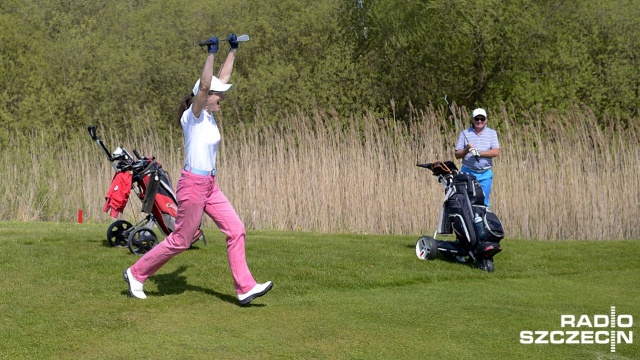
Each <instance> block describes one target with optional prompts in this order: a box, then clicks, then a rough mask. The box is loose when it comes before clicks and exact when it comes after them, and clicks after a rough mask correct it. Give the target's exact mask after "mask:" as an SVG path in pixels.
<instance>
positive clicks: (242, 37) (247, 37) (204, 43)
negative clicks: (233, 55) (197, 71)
mask: <svg viewBox="0 0 640 360" xmlns="http://www.w3.org/2000/svg"><path fill="white" fill-rule="evenodd" d="M226 40H227V39H226V38H225V39H224V41H226ZM236 40H237V41H238V42H244V41H249V35H247V34H244V35H240V36H238V38H237V39H236ZM211 44H213V42H211V40H207V41H203V42H201V43H200V44H198V45H200V46H207V45H211Z"/></svg>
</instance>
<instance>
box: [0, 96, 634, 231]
mask: <svg viewBox="0 0 640 360" xmlns="http://www.w3.org/2000/svg"><path fill="white" fill-rule="evenodd" d="M458 113H459V115H460V119H461V121H462V123H464V124H468V123H469V118H468V111H467V110H466V109H458ZM223 115H224V114H222V116H221V117H220V118H221V120H222V124H224V116H223ZM489 115H490V122H489V126H490V127H493V128H496V129H497V130H498V135H499V137H500V142H501V147H502V153H501V156H500V157H498V158H496V159H495V179H494V188H493V191H492V197H491V202H492V209H493V211H494V212H496V213H497V214H498V216H499V217H500V218H501V220H502V221H503V223H504V225H505V228H506V231H507V236H508V237H509V238H525V239H552V240H566V239H587V240H608V239H638V238H640V229H639V226H638V225H639V221H638V218H639V216H640V206H638V204H640V187H638V186H637V184H638V182H639V180H640V179H639V178H640V175H639V174H640V164H639V163H638V161H639V160H640V150H639V146H638V135H639V133H640V131H639V125H638V122H637V121H636V122H631V123H625V124H623V123H621V122H618V121H615V120H612V121H611V122H610V123H609V124H606V125H601V126H598V125H596V124H597V120H596V117H595V116H594V115H593V113H591V112H590V111H589V109H587V108H581V107H576V108H574V109H573V110H572V111H571V112H569V113H567V114H558V113H555V112H548V113H543V112H542V111H540V110H538V109H533V110H531V111H525V112H522V111H520V112H518V113H517V115H516V112H514V111H509V110H508V109H507V108H501V109H496V110H495V111H490V114H489ZM516 116H517V117H518V118H516ZM155 121H156V120H155V119H153V118H152V117H151V116H149V114H144V113H140V114H138V115H136V116H134V117H132V119H131V120H130V127H129V128H128V129H126V131H125V130H123V129H113V128H106V129H105V128H101V129H98V133H99V136H100V137H101V138H103V140H104V141H105V143H106V144H107V146H108V147H109V148H110V149H113V148H115V146H117V145H121V146H123V147H125V148H126V149H128V150H129V151H132V150H133V149H134V148H136V149H138V151H139V152H140V153H142V154H144V155H153V156H156V158H157V159H158V160H159V161H160V162H161V163H162V164H163V166H164V168H165V169H166V170H167V171H168V172H169V174H170V175H171V177H172V179H173V182H174V184H173V185H174V187H175V186H176V182H177V180H178V177H179V174H180V169H181V168H182V166H183V161H184V160H183V158H184V155H183V149H182V140H181V130H180V129H178V128H177V127H174V128H173V131H170V133H169V134H166V133H164V134H160V133H158V132H157V131H154V130H153V129H154V125H153V124H154V123H155ZM448 121H449V120H448V116H447V113H446V110H445V109H444V108H442V107H432V108H428V109H424V110H417V111H414V114H413V117H412V118H411V119H410V120H409V121H396V120H393V119H377V118H375V117H374V116H372V115H366V116H362V117H357V118H356V117H352V118H350V119H348V120H345V119H341V118H339V117H338V116H337V115H336V114H330V113H321V112H317V113H314V114H303V113H296V114H291V115H289V116H287V117H285V118H283V119H282V121H280V122H279V123H277V124H274V123H267V122H264V121H261V120H260V118H259V117H258V118H257V119H256V121H255V122H253V123H251V124H250V125H238V126H234V127H233V128H231V127H226V128H225V127H223V128H222V131H223V142H222V144H221V147H220V152H219V154H218V174H219V184H220V186H221V188H222V190H223V191H224V192H225V194H226V195H227V197H228V198H229V199H230V201H231V202H232V204H233V205H234V207H235V208H236V210H237V212H238V214H239V215H240V217H241V218H242V219H243V221H244V222H245V225H246V227H247V228H248V229H279V230H304V231H318V232H327V233H335V232H347V233H375V234H413V235H419V234H430V233H432V232H433V231H434V230H435V226H436V221H437V219H438V214H439V211H440V206H441V203H442V196H443V190H442V187H441V186H440V185H439V184H438V183H437V182H436V179H435V178H434V177H433V176H431V174H430V173H429V171H428V170H426V169H422V168H418V167H416V166H415V163H416V162H417V161H418V162H431V161H433V160H436V159H440V160H447V159H453V148H454V145H455V141H456V139H457V134H458V131H459V130H460V128H461V126H462V124H460V123H459V124H457V126H455V127H456V128H457V129H454V128H453V126H451V124H447V122H448ZM0 162H1V164H0V165H2V169H3V171H2V175H1V177H0V190H2V191H4V193H5V194H7V195H6V196H4V197H3V198H2V200H0V219H2V220H18V221H32V220H47V221H75V219H76V216H77V211H78V210H79V209H82V210H83V212H84V218H85V221H92V222H104V223H108V222H110V221H111V219H110V218H109V217H108V216H107V214H105V213H104V212H102V206H103V204H104V195H105V193H106V191H107V190H108V188H109V184H110V182H111V178H112V177H113V174H114V172H113V169H112V168H111V167H110V165H109V164H108V162H107V161H106V159H105V157H104V155H103V154H102V153H101V152H100V151H99V149H98V147H97V146H96V144H95V143H93V142H92V141H91V140H90V138H89V136H88V134H87V133H86V131H84V130H82V132H79V133H77V134H73V135H70V136H69V137H68V138H67V139H62V141H61V142H60V143H56V144H50V143H47V142H46V141H44V139H43V137H42V136H38V135H34V136H32V137H31V138H29V139H28V141H27V140H25V139H22V140H21V139H20V138H18V137H16V139H14V144H13V145H12V147H11V148H10V149H8V150H6V151H4V154H2V156H1V157H0ZM456 163H457V164H459V163H460V162H459V161H456ZM140 208H141V203H140V201H138V200H137V199H136V198H135V197H134V194H133V193H132V199H131V200H130V202H129V205H128V206H127V209H126V210H125V213H124V214H123V215H122V217H123V218H126V219H128V220H129V221H131V222H134V221H137V220H140V219H141V218H142V217H143V214H141V213H140ZM205 225H206V226H213V224H212V223H211V222H210V221H205Z"/></svg>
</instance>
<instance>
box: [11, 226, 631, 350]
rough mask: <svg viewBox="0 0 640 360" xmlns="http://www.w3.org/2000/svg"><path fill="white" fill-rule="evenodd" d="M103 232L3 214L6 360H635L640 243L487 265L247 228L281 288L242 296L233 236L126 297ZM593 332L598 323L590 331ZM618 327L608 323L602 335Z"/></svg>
mask: <svg viewBox="0 0 640 360" xmlns="http://www.w3.org/2000/svg"><path fill="white" fill-rule="evenodd" d="M106 228H107V225H90V224H89V225H87V224H83V225H78V224H69V223H40V222H38V223H13V222H11V223H6V222H5V223H0V268H1V269H2V277H0V314H1V315H0V316H1V319H2V321H1V322H0V358H3V359H5V358H6V359H50V358H55V359H124V358H137V359H148V358H157V359H428V358H432V359H434V358H435V359H637V358H638V354H639V353H640V346H639V343H640V340H639V339H638V335H639V334H638V333H639V331H638V325H637V324H638V322H640V287H639V284H640V281H638V274H639V270H640V261H639V260H640V256H639V254H640V241H606V242H586V241H585V242H583V241H566V242H546V241H522V240H504V241H503V247H504V249H505V250H504V252H503V253H501V254H499V255H498V256H497V257H496V263H495V265H496V270H495V272H494V273H491V274H488V273H486V272H483V271H479V270H476V269H473V268H472V267H470V266H466V265H462V264H457V263H452V262H447V261H444V260H442V259H441V258H438V259H436V260H434V261H420V260H418V259H417V258H416V256H415V252H414V248H413V247H414V244H415V241H416V240H417V237H415V236H370V235H327V234H317V233H297V232H267V231H265V232H262V231H258V232H250V233H249V234H248V240H247V258H248V262H249V266H250V268H251V269H252V272H253V274H254V276H255V277H256V279H257V280H258V281H266V280H273V281H274V284H275V285H274V288H273V290H272V291H271V292H270V293H269V294H268V295H267V296H265V297H263V298H259V299H257V300H255V301H254V302H253V305H252V306H249V307H240V306H238V305H237V300H236V297H235V293H234V289H233V284H232V280H231V275H230V271H229V269H228V265H227V259H226V252H225V245H224V239H223V237H222V235H221V234H220V233H219V232H218V231H217V230H207V231H206V235H207V237H208V242H209V245H208V246H204V245H202V244H200V245H197V246H196V247H195V248H194V249H191V250H188V251H187V252H185V253H183V254H181V255H180V256H178V257H176V258H174V259H173V260H171V261H170V262H169V263H168V264H167V265H166V266H165V267H164V268H162V269H161V270H160V271H159V272H158V273H157V274H155V275H154V276H152V277H151V278H150V279H149V280H148V281H147V283H146V284H145V290H146V292H147V295H149V297H148V299H147V300H144V301H140V300H135V299H131V298H128V297H127V294H126V283H125V282H124V281H123V280H122V275H121V273H122V270H123V269H125V268H126V267H128V266H130V265H131V264H132V263H133V262H134V261H135V260H136V259H137V257H136V256H135V255H132V254H130V253H129V251H128V250H127V249H123V248H110V247H108V245H107V243H106V241H105V240H104V235H105V232H106ZM611 306H616V307H617V311H618V313H619V314H631V315H633V316H634V321H635V322H634V326H633V328H631V329H630V330H631V331H633V332H634V334H633V335H634V339H633V340H634V343H633V344H619V345H618V347H617V351H616V352H615V353H611V352H610V348H609V346H608V345H602V344H594V345H566V344H563V345H523V344H520V343H519V334H520V331H523V330H534V331H535V330H549V331H551V330H562V329H561V328H560V315H561V314H574V315H577V316H579V315H582V314H587V315H590V316H593V315H596V314H604V315H607V314H609V312H610V307H611ZM583 330H589V329H583ZM604 330H609V329H604Z"/></svg>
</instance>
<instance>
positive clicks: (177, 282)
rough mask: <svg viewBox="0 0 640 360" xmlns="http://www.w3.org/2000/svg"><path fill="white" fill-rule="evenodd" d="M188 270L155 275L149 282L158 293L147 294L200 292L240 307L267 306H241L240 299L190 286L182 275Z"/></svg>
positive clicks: (181, 268)
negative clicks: (151, 282) (154, 285)
mask: <svg viewBox="0 0 640 360" xmlns="http://www.w3.org/2000/svg"><path fill="white" fill-rule="evenodd" d="M187 268H188V267H187V266H180V267H179V268H178V269H176V270H175V271H174V272H172V273H169V274H161V275H153V276H151V277H149V280H151V281H153V282H154V283H156V285H157V286H158V291H154V292H146V293H147V294H152V295H159V296H162V295H178V294H182V293H184V292H185V291H199V292H202V293H205V294H207V295H211V296H215V297H217V298H218V299H220V300H222V301H224V302H227V303H230V304H234V305H237V306H240V307H263V306H265V305H264V304H255V305H254V304H248V305H240V303H239V302H238V299H237V298H236V297H235V296H231V295H228V294H223V293H220V292H217V291H215V290H211V289H206V288H203V287H201V286H195V285H189V284H188V283H187V277H186V276H184V275H183V274H182V273H184V272H185V271H187ZM124 294H127V292H126V291H125V292H124Z"/></svg>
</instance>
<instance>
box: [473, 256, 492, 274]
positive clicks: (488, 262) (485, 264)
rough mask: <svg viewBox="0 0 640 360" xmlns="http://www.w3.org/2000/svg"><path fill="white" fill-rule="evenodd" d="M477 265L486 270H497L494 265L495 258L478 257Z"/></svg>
mask: <svg viewBox="0 0 640 360" xmlns="http://www.w3.org/2000/svg"><path fill="white" fill-rule="evenodd" d="M475 265H476V267H477V268H478V269H480V270H484V271H486V272H490V273H491V272H493V271H494V270H495V268H494V266H493V259H478V260H476V264H475Z"/></svg>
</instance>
